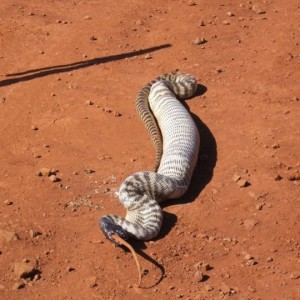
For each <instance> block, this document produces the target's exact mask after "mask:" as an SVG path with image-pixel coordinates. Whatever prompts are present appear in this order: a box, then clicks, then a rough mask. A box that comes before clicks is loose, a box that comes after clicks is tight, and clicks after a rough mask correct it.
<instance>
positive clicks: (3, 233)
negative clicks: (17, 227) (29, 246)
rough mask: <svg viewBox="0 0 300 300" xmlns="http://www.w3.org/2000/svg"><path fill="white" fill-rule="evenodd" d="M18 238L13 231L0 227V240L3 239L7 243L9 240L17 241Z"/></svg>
mask: <svg viewBox="0 0 300 300" xmlns="http://www.w3.org/2000/svg"><path fill="white" fill-rule="evenodd" d="M19 239H20V238H19V236H18V235H17V234H16V233H15V232H13V231H7V230H4V229H0V241H1V240H4V241H6V242H8V243H9V242H11V241H17V240H19Z"/></svg>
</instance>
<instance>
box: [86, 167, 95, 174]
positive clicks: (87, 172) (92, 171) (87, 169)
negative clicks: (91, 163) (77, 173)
mask: <svg viewBox="0 0 300 300" xmlns="http://www.w3.org/2000/svg"><path fill="white" fill-rule="evenodd" d="M84 173H85V174H92V173H95V171H94V170H92V169H89V168H86V169H84Z"/></svg>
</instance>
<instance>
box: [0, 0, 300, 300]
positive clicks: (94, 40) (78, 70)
mask: <svg viewBox="0 0 300 300" xmlns="http://www.w3.org/2000/svg"><path fill="white" fill-rule="evenodd" d="M299 20H300V3H299V1H298V0H289V1H281V0H270V1H243V0H238V1H237V0H231V1H229V0H228V1H227V0H224V1H220V0H213V1H204V0H202V1H200V0H195V1H194V2H193V1H183V0H182V1H171V0H166V1H158V0H154V1H139V0H129V1H119V0H116V1H87V0H82V1H81V0H75V1H66V0H64V1H61V0H60V1H58V0H52V1H46V0H41V1H33V0H28V1H17V0H1V3H0V145H1V147H0V274H1V277H0V298H1V299H153V298H155V299H177V298H181V299H223V298H231V299H240V300H247V299H248V300H249V299H256V300H258V299H278V300H279V299H299V298H298V297H297V294H298V296H299V293H300V292H299V283H300V257H299V246H300V244H299V198H300V186H299V185H300V174H299V170H300V143H299V139H300V83H299V78H300V61H299V60H300V51H299V42H300V41H299V36H300V35H299V33H300V32H299V31H300V23H299ZM175 69H179V70H181V71H182V72H186V73H190V74H193V75H194V76H195V77H196V78H197V80H198V83H199V84H200V85H201V89H200V92H199V93H198V95H197V96H196V97H194V98H193V99H191V100H189V101H187V105H188V106H189V108H190V110H191V112H192V113H193V115H194V118H195V120H196V122H197V124H198V127H199V130H200V135H201V152H200V156H199V163H198V166H197V169H196V172H195V174H194V178H193V181H192V184H191V188H190V191H189V192H188V194H187V195H186V196H185V197H184V198H183V199H179V200H176V201H168V202H166V203H165V204H164V212H165V217H164V224H163V229H162V232H161V234H160V235H159V236H158V238H157V239H156V240H154V241H149V242H145V243H142V242H137V241H131V244H132V245H133V246H134V248H135V249H136V251H137V252H138V253H139V260H140V263H141V266H142V268H143V279H142V287H143V288H142V289H137V288H136V287H135V285H134V284H135V283H136V282H137V279H138V276H137V269H136V266H135V262H134V260H133V257H132V255H131V254H130V252H126V251H124V250H123V249H121V248H119V247H113V246H112V244H111V243H110V242H108V241H107V240H106V239H105V238H104V236H103V235H102V233H101V232H100V230H99V228H98V219H99V218H100V217H101V216H102V215H104V214H107V213H115V214H119V215H124V213H125V211H124V208H123V207H122V206H121V205H120V204H119V202H118V199H117V198H116V197H115V196H114V192H115V191H117V190H118V187H119V185H120V184H121V182H122V181H123V180H124V178H126V177H127V176H128V175H131V174H132V173H134V172H136V171H141V170H152V169H153V165H154V148H153V145H152V143H151V141H150V138H149V136H148V135H147V132H146V130H145V128H144V125H143V124H142V122H141V121H140V119H139V116H138V115H137V113H136V111H135V97H136V94H137V92H138V91H139V89H140V88H141V87H142V86H143V85H144V84H145V83H147V82H148V81H149V80H151V79H153V78H154V77H156V76H157V75H159V74H161V73H164V72H169V71H172V70H175ZM41 168H50V169H52V170H51V172H52V174H53V175H55V174H56V175H55V176H56V177H53V176H52V177H47V176H38V171H39V170H40V169H41ZM43 171H44V172H45V173H47V170H43ZM56 178H57V179H59V180H58V181H56V182H52V181H51V180H50V179H53V180H54V181H55V179H56Z"/></svg>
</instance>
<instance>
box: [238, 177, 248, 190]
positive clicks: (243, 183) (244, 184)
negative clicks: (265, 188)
mask: <svg viewBox="0 0 300 300" xmlns="http://www.w3.org/2000/svg"><path fill="white" fill-rule="evenodd" d="M237 184H238V186H239V187H240V188H243V187H247V186H249V185H251V183H250V182H249V181H247V180H245V179H240V180H238V182H237Z"/></svg>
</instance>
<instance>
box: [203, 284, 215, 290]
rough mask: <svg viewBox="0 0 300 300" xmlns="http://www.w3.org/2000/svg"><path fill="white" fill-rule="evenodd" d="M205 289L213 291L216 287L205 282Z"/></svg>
mask: <svg viewBox="0 0 300 300" xmlns="http://www.w3.org/2000/svg"><path fill="white" fill-rule="evenodd" d="M204 289H205V291H207V292H210V291H212V290H213V289H214V288H213V287H212V286H211V285H209V284H205V285H204Z"/></svg>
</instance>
